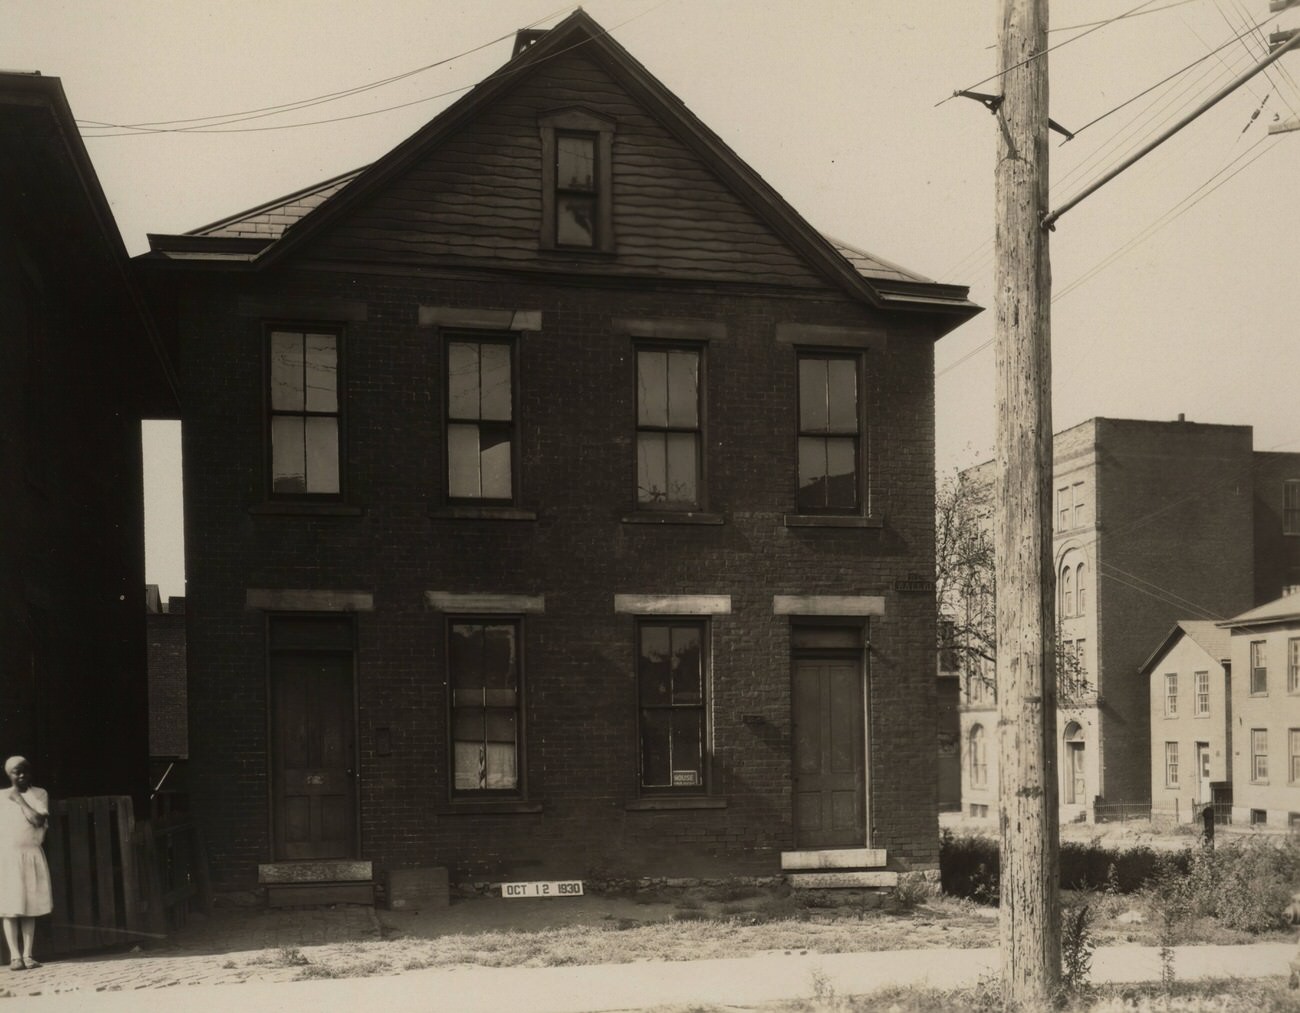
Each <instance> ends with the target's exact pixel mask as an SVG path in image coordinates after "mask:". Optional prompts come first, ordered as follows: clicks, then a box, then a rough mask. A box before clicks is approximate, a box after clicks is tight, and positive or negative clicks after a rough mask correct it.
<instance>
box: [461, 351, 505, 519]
mask: <svg viewBox="0 0 1300 1013" xmlns="http://www.w3.org/2000/svg"><path fill="white" fill-rule="evenodd" d="M446 362H447V401H446V404H447V419H446V426H445V430H444V431H445V432H446V441H447V443H446V451H447V455H446V460H447V498H448V499H449V500H451V501H453V502H472V503H492V504H505V505H509V504H511V503H513V502H514V498H515V489H516V486H517V483H516V481H515V471H516V454H515V443H516V441H515V407H514V405H515V399H514V390H515V382H514V368H515V367H514V344H513V342H511V341H510V339H508V338H492V339H487V338H482V339H479V338H469V337H464V336H458V337H453V338H450V339H448V341H447V358H446Z"/></svg>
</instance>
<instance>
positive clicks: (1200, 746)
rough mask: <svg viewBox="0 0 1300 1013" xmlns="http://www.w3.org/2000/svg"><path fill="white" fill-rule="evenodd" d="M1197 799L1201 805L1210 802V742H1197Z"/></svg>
mask: <svg viewBox="0 0 1300 1013" xmlns="http://www.w3.org/2000/svg"><path fill="white" fill-rule="evenodd" d="M1196 779H1197V781H1196V801H1197V802H1198V803H1200V804H1201V805H1208V804H1209V802H1210V744H1209V743H1208V742H1198V743H1196Z"/></svg>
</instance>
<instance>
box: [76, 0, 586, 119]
mask: <svg viewBox="0 0 1300 1013" xmlns="http://www.w3.org/2000/svg"><path fill="white" fill-rule="evenodd" d="M572 9H573V8H572V6H569V7H561V8H559V9H558V10H555V11H552V12H551V13H550V14H547V15H545V16H544V17H541V18H538V19H537V20H536V21H534V22H532V23H531V24H529V25H526V26H525V30H527V29H530V28H534V27H536V26H537V25H540V24H542V23H543V22H545V21H549V20H550V19H551V18H553V17H556V16H558V15H560V14H563V13H564V12H565V11H568V10H572ZM516 34H517V33H516V32H509V33H507V34H505V35H499V36H497V37H496V38H495V39H489V40H488V41H487V42H484V43H481V44H479V45H477V46H474V47H472V48H470V49H466V50H463V51H462V52H459V53H456V54H455V55H454V56H448V57H445V58H443V59H441V60H435V61H434V62H433V63H426V64H425V65H424V66H422V67H416V68H414V69H413V70H407V71H403V72H402V73H400V74H393V75H392V76H390V77H385V78H381V79H380V80H378V81H370V82H368V83H366V84H359V85H355V86H354V87H351V88H344V89H341V90H339V91H334V92H327V93H325V94H323V95H314V96H311V97H309V98H305V99H296V100H294V101H292V102H282V103H280V104H278V105H272V106H261V107H259V108H256V109H245V110H241V111H239V112H232V113H212V114H210V115H207V116H187V117H184V118H182V119H175V120H148V121H145V122H141V123H110V122H107V121H103V120H87V119H78V120H77V121H76V122H77V125H78V126H90V127H99V128H104V129H114V130H138V131H140V132H141V133H153V132H166V131H162V130H161V129H160V128H165V127H174V126H176V124H181V123H194V124H200V125H202V124H204V123H205V121H208V120H216V121H219V122H217V123H209V124H206V125H208V126H219V125H221V124H222V123H239V122H243V121H244V120H251V119H261V118H263V117H266V116H273V115H276V114H277V113H281V112H293V111H296V110H298V109H307V108H310V107H312V106H316V105H322V104H324V103H326V102H334V101H337V100H338V99H340V98H349V97H351V96H352V95H360V94H363V93H364V92H367V91H373V90H374V89H376V88H382V87H385V86H387V85H390V84H395V83H397V82H398V81H404V80H406V79H407V78H410V77H414V76H416V75H417V74H423V73H425V72H426V71H429V70H433V69H435V68H437V67H443V66H446V65H447V64H449V63H453V62H455V61H456V60H459V59H462V58H463V57H466V56H471V55H472V54H474V53H477V52H479V51H481V50H484V49H487V48H489V47H490V46H495V45H496V44H497V43H498V42H504V41H506V40H507V39H510V38H513V37H514V36H515V35H516Z"/></svg>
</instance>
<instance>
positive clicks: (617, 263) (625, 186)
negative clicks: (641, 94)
mask: <svg viewBox="0 0 1300 1013" xmlns="http://www.w3.org/2000/svg"><path fill="white" fill-rule="evenodd" d="M573 107H579V108H582V109H585V110H588V111H590V112H591V113H594V114H595V115H597V116H601V117H604V118H607V119H611V120H613V121H615V123H616V124H617V126H616V129H615V132H614V137H613V151H614V156H613V157H614V165H613V180H614V192H613V210H614V231H615V253H614V254H613V255H607V254H600V253H591V252H577V253H573V252H569V251H563V250H546V251H543V250H542V249H541V243H540V237H541V232H542V220H541V215H542V193H541V179H542V171H541V151H542V146H541V137H540V133H539V129H538V121H539V119H540V118H541V117H543V116H545V115H546V114H548V113H553V112H555V111H557V110H561V109H565V108H573ZM307 256H308V257H309V258H311V259H315V260H326V261H331V260H332V261H370V262H374V261H378V262H385V263H402V264H414V263H429V262H437V263H442V264H447V265H457V266H476V267H512V268H522V269H526V270H538V271H547V272H563V273H573V272H580V273H583V274H596V275H607V276H611V277H627V276H632V275H636V276H640V277H645V276H647V275H649V276H659V277H666V278H674V279H682V280H695V281H726V282H744V283H750V284H766V285H789V286H797V287H804V288H819V289H824V288H826V287H827V285H826V282H825V281H824V280H823V279H822V277H821V276H820V275H818V274H816V273H814V272H813V271H812V270H810V268H809V267H808V266H807V265H806V264H805V262H804V261H803V260H802V259H801V258H800V257H799V256H798V255H797V254H796V253H795V252H793V251H792V250H790V248H789V247H788V246H787V245H786V244H785V243H784V242H783V241H782V240H781V239H780V238H779V237H778V236H777V235H776V234H775V233H774V232H773V231H772V230H771V229H770V228H769V227H768V226H767V225H766V224H765V223H764V222H763V221H761V220H760V219H759V218H758V217H757V216H756V215H755V214H754V213H753V212H752V211H751V210H750V209H749V208H748V207H746V206H745V204H744V203H742V202H741V200H739V199H738V198H737V197H736V196H735V195H734V194H733V193H732V192H731V191H730V190H729V189H728V188H727V187H726V186H724V185H723V183H722V182H721V181H720V180H719V179H718V178H717V177H716V176H715V175H714V174H713V173H712V172H711V171H710V169H709V168H708V167H707V166H706V165H705V164H704V163H703V162H702V161H701V159H700V158H698V157H697V156H696V155H695V153H694V152H693V151H691V150H690V149H689V148H688V147H687V146H686V145H685V144H683V143H681V142H680V141H678V140H677V139H676V138H675V137H674V136H672V134H670V133H669V132H668V131H667V130H666V129H665V128H664V127H663V126H661V125H660V124H659V123H658V122H657V121H656V120H655V119H653V118H652V117H651V116H649V115H648V114H647V113H646V112H645V111H644V110H643V109H641V108H640V107H639V106H638V105H637V104H636V103H635V102H633V100H632V99H631V98H630V97H629V96H628V95H627V94H626V92H625V91H624V90H623V89H622V88H621V87H620V86H619V85H618V84H617V83H615V81H614V80H613V79H612V78H611V77H610V76H609V75H608V74H607V73H606V72H605V71H604V70H602V69H601V68H600V67H599V66H597V65H596V64H595V63H594V62H592V61H591V60H588V59H586V58H584V57H582V56H580V55H577V54H566V55H564V56H561V57H558V58H557V59H555V60H553V61H550V62H548V63H547V64H545V65H544V66H542V67H541V68H539V69H538V70H537V71H536V72H535V73H534V74H532V75H530V76H528V77H526V78H525V79H524V80H522V81H521V82H520V84H519V85H518V86H517V87H516V88H515V89H514V91H512V92H511V93H510V94H509V95H507V96H506V97H505V98H504V99H502V100H501V101H500V102H498V103H496V104H495V105H493V106H492V107H491V108H489V109H487V110H486V111H485V113H484V115H482V116H481V117H479V118H478V119H477V120H476V121H475V122H474V123H473V124H472V125H470V126H468V127H466V128H464V129H462V130H460V131H459V132H457V133H456V134H454V135H453V136H451V137H449V138H447V139H446V140H445V141H444V142H442V143H441V144H440V145H439V146H438V147H437V149H436V150H435V152H434V153H433V154H432V155H431V156H430V157H429V158H428V159H427V160H425V161H424V162H423V163H422V164H421V165H419V166H418V167H416V168H414V169H412V170H410V171H409V172H407V173H406V174H405V175H404V176H403V177H402V179H401V180H400V182H398V183H397V184H395V185H394V186H392V187H390V188H389V189H388V190H387V192H385V193H384V194H382V195H381V196H379V197H377V198H375V199H374V200H372V201H370V202H369V203H368V204H367V205H365V206H364V207H362V208H361V209H360V210H359V211H358V212H357V213H355V214H354V215H352V216H350V217H349V218H348V219H347V220H345V221H344V222H342V223H341V224H339V225H338V226H337V227H335V228H334V229H332V230H330V231H329V232H328V233H327V234H326V235H325V236H324V237H323V238H322V240H321V241H320V242H318V243H317V244H314V245H313V246H312V248H311V249H310V250H309V251H308V253H307Z"/></svg>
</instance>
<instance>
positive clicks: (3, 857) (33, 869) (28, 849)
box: [0, 787, 54, 918]
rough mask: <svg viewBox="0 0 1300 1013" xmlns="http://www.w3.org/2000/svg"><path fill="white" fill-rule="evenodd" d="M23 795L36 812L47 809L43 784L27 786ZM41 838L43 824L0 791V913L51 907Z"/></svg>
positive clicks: (24, 914)
mask: <svg viewBox="0 0 1300 1013" xmlns="http://www.w3.org/2000/svg"><path fill="white" fill-rule="evenodd" d="M23 797H24V798H25V799H26V800H27V804H28V805H29V806H31V807H32V808H33V809H35V810H36V811H37V812H40V813H48V812H49V811H50V799H49V796H48V795H47V794H46V793H45V790H44V789H43V788H35V787H33V788H28V789H27V791H26V792H24V794H23ZM44 840H45V827H43V826H41V827H34V826H32V825H31V824H30V823H28V822H27V817H26V816H25V815H24V813H23V808H22V806H21V805H19V804H18V803H17V802H16V801H14V799H12V798H10V797H9V793H8V792H0V917H3V918H29V917H34V916H36V915H44V914H49V913H50V911H51V910H52V909H53V907H54V903H53V900H52V898H51V897H50V867H49V865H47V864H46V862H45V852H44V851H42V850H41V842H43V841H44Z"/></svg>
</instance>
